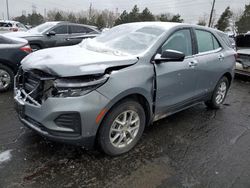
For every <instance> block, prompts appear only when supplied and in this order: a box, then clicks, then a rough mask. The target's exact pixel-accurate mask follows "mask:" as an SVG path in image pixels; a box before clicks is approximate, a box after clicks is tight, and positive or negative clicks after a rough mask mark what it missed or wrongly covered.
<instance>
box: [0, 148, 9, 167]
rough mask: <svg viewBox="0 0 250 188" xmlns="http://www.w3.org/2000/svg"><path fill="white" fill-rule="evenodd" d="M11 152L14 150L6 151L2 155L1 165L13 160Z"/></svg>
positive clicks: (0, 157)
mask: <svg viewBox="0 0 250 188" xmlns="http://www.w3.org/2000/svg"><path fill="white" fill-rule="evenodd" d="M11 151H12V150H6V151H4V152H1V153H0V165H1V164H2V163H5V162H7V161H9V160H10V159H11V157H12V155H11Z"/></svg>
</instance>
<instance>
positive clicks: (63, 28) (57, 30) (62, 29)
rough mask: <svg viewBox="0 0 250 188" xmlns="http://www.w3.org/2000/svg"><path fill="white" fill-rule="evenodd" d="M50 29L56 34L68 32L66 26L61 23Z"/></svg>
mask: <svg viewBox="0 0 250 188" xmlns="http://www.w3.org/2000/svg"><path fill="white" fill-rule="evenodd" d="M52 31H54V32H55V33H56V34H68V26H67V25H61V26H58V27H56V28H54V29H53V30H52Z"/></svg>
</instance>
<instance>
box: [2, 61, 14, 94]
mask: <svg viewBox="0 0 250 188" xmlns="http://www.w3.org/2000/svg"><path fill="white" fill-rule="evenodd" d="M0 70H4V71H6V72H7V73H8V74H9V76H10V84H9V85H8V87H6V88H4V89H1V88H0V92H5V91H8V90H9V89H11V88H13V85H14V83H13V82H14V72H13V71H12V70H11V69H10V68H9V67H7V66H5V65H2V64H0Z"/></svg>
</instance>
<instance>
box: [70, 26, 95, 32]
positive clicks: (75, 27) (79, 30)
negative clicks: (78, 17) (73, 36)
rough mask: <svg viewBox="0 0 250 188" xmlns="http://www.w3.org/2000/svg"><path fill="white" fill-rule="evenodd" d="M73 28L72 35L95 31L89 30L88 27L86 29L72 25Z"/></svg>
mask: <svg viewBox="0 0 250 188" xmlns="http://www.w3.org/2000/svg"><path fill="white" fill-rule="evenodd" d="M70 27H71V33H90V32H92V31H93V30H92V29H90V28H88V27H84V26H79V25H72V26H70Z"/></svg>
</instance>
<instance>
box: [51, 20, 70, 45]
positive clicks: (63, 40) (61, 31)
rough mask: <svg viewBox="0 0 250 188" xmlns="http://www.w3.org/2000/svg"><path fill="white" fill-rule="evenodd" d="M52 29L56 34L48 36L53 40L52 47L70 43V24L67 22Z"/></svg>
mask: <svg viewBox="0 0 250 188" xmlns="http://www.w3.org/2000/svg"><path fill="white" fill-rule="evenodd" d="M52 31H54V32H55V35H51V36H48V37H49V40H50V41H51V42H50V44H51V46H50V47H57V46H68V45H70V41H69V40H68V37H69V29H68V25H66V24H65V25H59V26H57V27H56V28H54V29H53V30H52Z"/></svg>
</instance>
